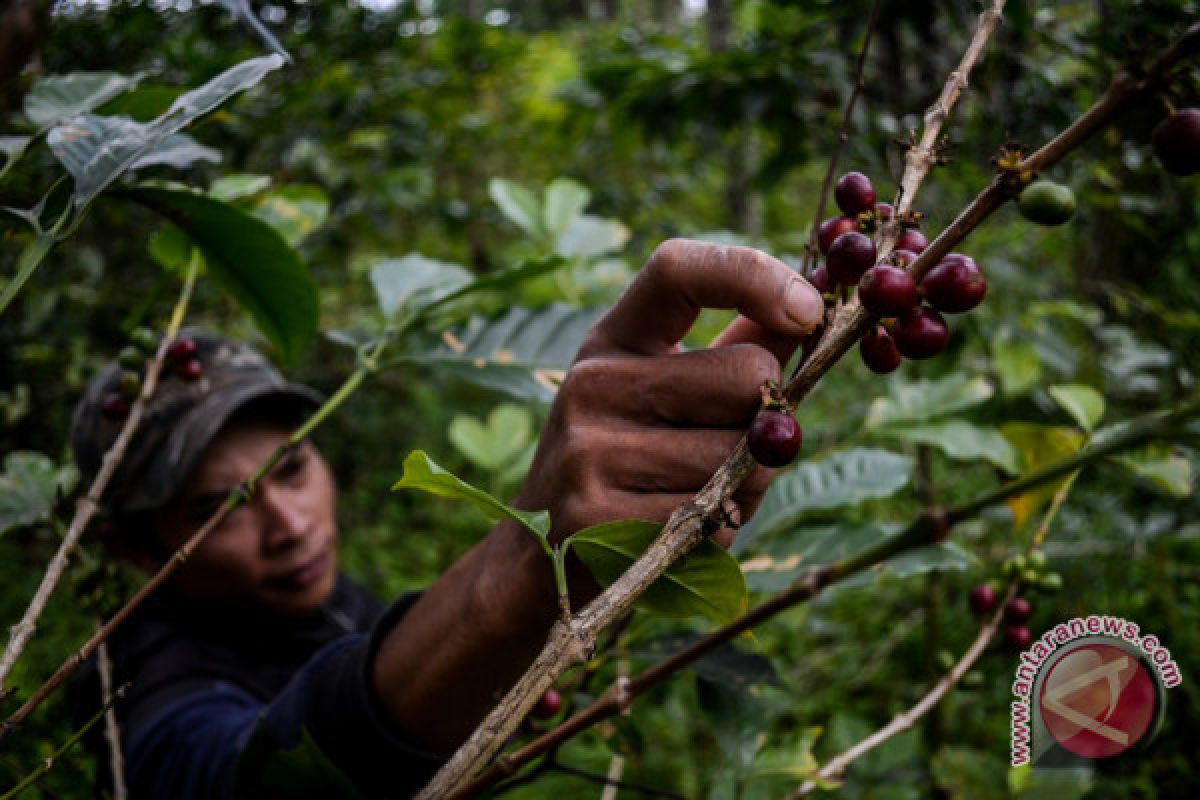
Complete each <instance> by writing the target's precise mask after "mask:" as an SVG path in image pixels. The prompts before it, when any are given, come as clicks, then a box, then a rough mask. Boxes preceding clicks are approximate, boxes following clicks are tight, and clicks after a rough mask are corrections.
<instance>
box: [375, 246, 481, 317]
mask: <svg viewBox="0 0 1200 800" xmlns="http://www.w3.org/2000/svg"><path fill="white" fill-rule="evenodd" d="M470 283H471V273H470V271H468V270H467V268H466V267H462V266H459V265H458V264H451V263H449V262H446V261H437V260H436V259H432V258H426V257H425V256H423V255H421V254H420V253H409V254H408V255H406V256H404V257H403V258H385V259H383V260H381V261H380V262H379V263H378V264H376V265H375V266H374V267H373V268H372V269H371V285H372V286H373V287H375V296H376V298H378V300H379V307H380V309H382V311H383V313H384V315H385V316H387V317H389V318H390V317H394V316H395V315H396V314H397V313H398V312H401V311H404V312H406V313H410V314H411V313H415V312H416V311H419V310H420V309H421V308H422V307H424V306H428V305H430V304H432V303H435V302H437V301H438V300H440V299H442V298H445V297H448V296H450V295H451V294H454V293H455V292H456V291H458V290H459V289H462V288H463V287H465V286H468V285H469V284H470Z"/></svg>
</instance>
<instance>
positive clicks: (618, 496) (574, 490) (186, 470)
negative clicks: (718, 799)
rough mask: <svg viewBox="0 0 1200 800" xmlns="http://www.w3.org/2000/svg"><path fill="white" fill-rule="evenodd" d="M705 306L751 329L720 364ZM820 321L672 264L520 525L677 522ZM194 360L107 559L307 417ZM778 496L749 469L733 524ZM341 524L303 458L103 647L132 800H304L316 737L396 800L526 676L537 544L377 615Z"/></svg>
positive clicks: (560, 437)
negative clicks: (118, 698) (111, 670)
mask: <svg viewBox="0 0 1200 800" xmlns="http://www.w3.org/2000/svg"><path fill="white" fill-rule="evenodd" d="M706 307H707V308H736V309H738V310H739V311H740V312H741V314H740V315H739V316H738V317H737V318H736V319H735V320H734V321H733V322H732V323H731V324H730V325H729V326H728V327H727V328H726V330H725V331H724V332H723V333H721V334H720V335H719V336H718V337H717V339H716V340H715V341H714V342H713V343H712V345H711V347H709V348H708V349H704V350H697V351H691V352H684V351H683V350H681V348H680V346H679V342H680V341H681V340H682V338H683V336H684V334H686V332H687V331H688V329H689V328H690V327H691V325H692V323H693V322H694V321H695V319H696V316H697V315H698V314H699V312H700V311H701V309H703V308H706ZM822 312H823V304H822V300H821V298H820V296H819V295H818V294H817V292H816V291H815V290H814V289H813V288H812V287H811V286H810V285H809V284H808V283H807V282H805V281H804V280H803V279H802V278H800V277H799V276H798V275H797V274H796V273H795V272H793V271H792V270H791V269H790V268H788V267H787V266H786V265H784V264H783V263H781V262H779V261H777V260H775V259H773V258H771V257H769V256H767V255H765V254H763V253H761V252H759V251H756V250H751V249H749V248H739V247H725V246H718V245H710V244H704V243H700V242H690V241H684V240H672V241H669V242H667V243H665V244H664V245H662V246H661V247H659V248H658V250H656V251H655V253H654V255H653V256H652V257H651V259H650V260H649V262H648V263H647V265H646V266H645V268H644V269H643V270H642V272H641V273H640V274H639V275H638V276H637V278H636V279H635V280H634V281H633V283H632V284H631V285H630V287H629V288H628V289H627V290H626V292H625V293H624V295H623V296H622V297H621V299H620V300H619V301H618V302H617V304H616V305H615V306H614V307H613V308H612V309H611V310H610V311H609V312H608V313H607V314H606V315H605V316H604V317H603V318H602V319H601V320H600V321H599V322H598V323H597V324H596V326H595V327H594V328H593V329H592V331H591V332H590V333H589V334H588V336H587V338H586V339H585V341H584V343H583V345H582V347H581V348H580V351H579V353H578V355H577V356H576V359H575V362H574V364H573V365H572V367H571V370H570V371H569V373H568V374H567V377H566V379H565V381H564V382H563V385H562V387H561V389H560V391H559V393H558V396H557V398H556V400H555V402H554V405H553V407H552V409H551V412H550V416H549V419H548V421H547V424H546V428H545V430H544V431H543V434H542V437H541V442H540V444H539V448H538V452H537V455H536V456H535V458H534V461H533V465H532V467H531V469H530V471H529V475H528V476H527V478H526V480H525V483H524V486H523V488H522V491H521V493H520V494H519V496H518V498H517V500H516V501H515V505H516V506H517V507H519V508H524V509H548V510H549V511H550V514H551V519H552V521H553V534H552V535H553V537H554V539H555V540H560V539H562V538H564V537H567V536H569V535H570V534H571V533H573V532H575V531H577V530H580V529H582V528H584V527H587V526H590V525H595V524H598V523H600V522H604V521H609V520H614V519H630V518H641V519H653V520H659V521H665V520H666V519H667V517H668V516H669V515H670V513H671V511H672V510H673V509H674V508H676V507H677V506H678V505H680V504H681V503H683V502H685V501H686V500H688V499H689V498H690V497H691V496H692V495H693V494H694V493H695V492H696V490H698V489H699V488H700V487H701V486H703V484H704V483H705V482H706V481H707V479H708V478H709V477H710V476H711V475H712V473H713V472H714V471H715V470H716V469H717V467H718V466H719V465H720V464H721V463H722V462H723V461H724V459H725V458H726V457H727V456H728V454H729V453H730V451H731V450H732V449H733V447H734V445H735V444H736V443H737V441H738V440H739V438H740V437H741V436H742V434H743V432H744V430H745V428H746V426H747V425H748V424H749V422H750V420H751V419H752V418H753V417H754V414H755V412H756V411H757V409H758V407H759V404H760V402H761V395H760V387H761V386H762V384H763V383H764V381H767V380H779V379H780V364H781V363H785V362H786V361H787V359H788V357H789V356H790V355H791V353H792V352H793V350H794V348H795V346H796V345H797V343H798V342H799V340H800V338H801V337H802V336H803V335H804V334H806V333H808V332H809V331H811V330H812V329H813V328H814V326H815V325H816V324H817V323H818V322H819V320H820V319H821V315H822ZM195 341H196V344H197V346H198V353H197V357H198V359H199V361H200V366H201V370H200V372H201V376H200V377H199V378H197V379H195V380H191V381H188V380H185V379H184V378H182V377H178V376H170V377H167V378H165V380H164V383H163V385H162V387H161V388H160V390H159V392H158V393H157V394H156V399H155V400H154V402H153V403H152V407H151V409H150V410H149V411H150V414H149V417H148V419H147V420H146V422H145V424H144V425H143V429H142V431H141V433H140V434H139V436H138V438H137V439H136V440H135V442H134V444H133V446H132V447H131V448H130V453H129V455H128V456H127V458H126V463H124V464H123V465H122V468H121V470H120V471H119V472H118V474H117V476H116V478H115V480H114V485H113V487H112V490H111V491H110V492H109V493H108V494H107V495H106V498H105V501H106V504H107V505H108V506H109V507H110V508H111V511H112V518H113V519H114V520H115V523H116V524H115V525H114V526H113V529H112V532H111V535H110V538H111V541H112V542H113V546H114V548H115V549H116V550H118V551H120V552H122V553H123V554H125V556H126V557H128V558H130V559H131V560H133V561H134V563H136V564H138V565H140V566H143V567H145V568H146V569H154V568H157V567H158V566H159V565H161V564H162V563H163V562H164V561H165V559H166V558H168V557H169V556H170V554H171V553H172V552H174V550H175V549H177V548H178V546H179V545H180V544H182V543H183V542H184V541H185V540H186V539H187V538H188V537H189V536H190V535H191V534H192V533H193V532H194V531H195V530H196V529H197V528H199V526H200V525H202V524H203V523H204V521H205V520H206V519H208V517H209V516H210V515H211V514H212V513H213V512H215V511H216V509H217V507H218V506H219V505H220V503H221V502H222V501H223V500H224V498H225V496H226V495H227V494H228V492H229V491H230V490H231V489H234V488H236V487H237V486H239V484H241V483H242V482H243V481H244V480H246V479H247V478H248V477H249V476H250V475H251V474H253V473H254V472H255V470H256V469H258V467H259V466H260V465H261V464H263V463H264V462H265V461H266V460H267V458H268V457H269V456H270V454H271V453H272V452H274V451H275V449H276V448H277V447H279V446H280V445H281V444H283V443H285V442H286V441H287V438H288V433H289V432H290V431H291V430H292V429H293V428H294V426H295V423H296V422H297V420H298V419H300V417H301V415H302V411H303V410H304V409H306V408H310V407H311V406H312V405H313V404H314V403H315V402H316V398H315V396H314V394H313V393H312V392H311V390H308V389H306V388H304V387H300V386H296V385H292V384H288V383H286V382H285V381H284V380H283V379H282V378H281V377H280V376H279V375H278V373H277V372H275V371H274V370H273V369H272V368H271V367H270V366H269V365H268V364H266V362H265V361H263V360H262V359H261V357H259V356H258V355H257V354H256V353H254V352H253V351H252V350H250V349H249V348H247V347H244V346H241V345H235V344H233V343H230V342H227V341H225V340H223V339H220V338H219V337H215V336H208V335H202V334H197V335H196V336H195ZM116 380H117V377H116V368H115V367H110V368H109V370H108V371H106V372H105V373H104V374H102V375H101V376H99V377H98V378H97V379H96V380H95V381H93V384H92V386H91V387H90V388H89V392H88V395H87V397H85V398H84V400H83V401H82V402H81V404H80V407H79V409H78V410H77V414H76V420H75V424H74V430H73V434H72V441H73V445H74V447H75V451H76V454H77V455H76V457H77V460H78V461H79V463H80V466H81V469H82V470H83V471H84V473H85V478H86V477H90V476H91V475H92V474H94V473H95V471H96V469H97V468H98V466H99V461H100V456H101V454H102V453H103V452H104V450H105V449H106V447H107V445H108V444H109V443H110V442H111V441H112V439H113V438H114V437H115V435H116V430H117V429H119V427H120V425H119V422H117V421H115V420H105V419H103V415H102V413H101V411H100V408H101V406H102V402H103V398H104V396H105V393H106V392H108V391H110V390H111V389H112V388H113V386H114V385H115V381H116ZM769 479H770V472H769V471H768V470H766V469H765V468H759V469H758V470H756V472H755V473H754V474H752V475H751V476H750V478H749V479H748V480H747V481H746V483H745V484H744V485H743V487H742V488H741V490H740V491H739V493H738V494H737V495H736V496H735V498H734V499H735V500H736V501H737V502H738V503H739V504H740V505H741V508H742V511H743V515H744V516H747V517H748V516H749V514H751V513H752V512H753V510H754V508H755V507H756V506H757V504H758V501H759V499H760V497H761V495H762V493H763V492H764V491H765V489H766V486H767V483H768V481H769ZM334 501H335V490H334V485H333V479H332V477H331V475H330V473H329V469H328V467H327V466H326V464H325V463H324V461H323V460H322V459H321V457H320V454H319V453H318V452H317V450H316V448H315V447H314V446H313V445H312V444H311V443H308V442H305V443H303V444H301V445H300V446H298V447H296V448H293V449H292V450H290V451H289V452H288V454H287V455H286V457H285V458H284V459H283V460H282V461H281V462H280V463H279V464H278V465H277V466H276V467H275V469H274V470H272V472H271V473H270V474H269V475H268V476H267V477H266V478H265V479H264V481H263V483H262V485H261V486H260V488H259V490H258V491H257V492H256V493H255V494H254V496H253V498H252V499H251V500H250V501H249V503H248V504H247V505H245V506H243V507H241V508H239V509H237V510H235V511H234V512H232V513H231V514H230V515H229V517H228V518H227V519H226V520H225V522H224V523H223V524H222V525H221V526H220V527H219V528H218V529H216V530H214V531H213V532H212V534H211V535H210V536H209V538H208V539H206V540H205V542H204V543H203V544H202V545H201V546H200V547H199V548H198V549H197V550H196V552H195V553H194V555H193V556H192V558H190V559H189V561H188V563H187V564H185V565H184V566H183V567H182V568H181V570H180V572H179V573H178V575H177V576H176V578H175V579H174V580H173V581H172V583H171V585H170V587H169V588H166V589H164V590H163V591H162V592H161V593H160V595H158V596H156V597H155V598H154V599H153V600H152V601H151V602H150V603H149V604H147V607H146V608H144V609H143V611H142V612H141V613H139V614H138V615H137V617H136V618H135V619H134V620H131V621H130V622H129V623H128V624H127V625H125V626H124V627H123V628H122V629H121V630H120V631H119V632H118V634H117V635H116V636H115V637H114V639H113V641H112V643H111V649H112V652H113V660H114V662H115V673H116V682H117V683H121V682H124V681H132V683H133V688H132V691H131V694H130V695H129V696H128V698H127V699H126V700H124V701H123V702H121V703H119V704H118V705H117V712H118V716H119V718H120V721H121V723H122V738H123V742H122V747H123V750H124V752H125V755H126V759H127V760H126V763H127V770H128V780H129V783H130V786H131V794H132V796H133V797H154V798H159V797H163V798H166V797H170V798H181V799H183V800H188V799H189V798H210V797H214V798H216V797H220V798H223V797H232V796H234V795H235V792H236V793H237V794H238V796H246V797H272V796H279V797H293V796H297V795H296V793H295V790H294V789H287V790H285V789H279V788H273V787H276V786H277V779H278V777H279V771H278V770H277V769H276V770H275V771H272V767H271V766H270V765H271V760H272V758H273V757H275V756H277V755H278V754H279V752H280V751H282V750H286V749H290V748H293V747H295V746H297V745H298V744H300V743H301V742H302V741H303V740H304V738H305V737H306V736H308V737H311V740H312V742H313V743H315V745H316V746H317V747H318V748H319V749H320V751H321V753H322V754H323V755H324V756H325V757H327V758H328V759H329V760H330V761H331V762H332V763H333V764H334V765H336V767H337V768H338V769H339V770H340V771H341V772H343V773H344V774H345V775H346V776H348V778H349V779H350V781H351V782H353V783H354V785H355V786H356V788H357V790H358V791H359V792H361V793H362V794H363V795H364V796H367V797H403V796H407V795H409V794H411V793H412V792H413V791H414V790H416V789H417V788H419V787H420V786H421V785H423V784H424V783H425V782H426V781H427V780H428V778H429V777H430V776H431V775H432V773H433V771H435V770H436V768H437V767H438V766H440V764H441V763H442V761H443V760H444V758H445V757H447V756H448V755H449V754H450V753H452V752H453V751H454V749H455V748H456V747H457V746H458V745H459V744H460V743H461V742H462V741H463V740H464V739H465V738H466V737H467V736H468V735H469V734H470V733H471V731H472V730H474V728H475V727H476V725H477V724H478V723H479V721H480V720H481V719H482V718H483V717H484V715H485V714H486V713H487V712H488V710H490V708H491V707H492V705H493V704H494V703H495V701H496V700H497V698H498V697H500V696H502V694H503V693H504V692H505V691H506V690H507V689H508V688H509V687H510V686H511V685H512V684H513V683H514V682H515V681H516V679H517V678H518V677H519V676H520V674H521V673H522V672H523V671H524V670H525V669H526V667H527V666H528V665H529V663H530V662H531V661H532V659H533V658H534V657H535V655H536V654H537V652H538V651H539V649H540V648H541V646H542V644H543V642H544V641H545V636H546V633H547V631H548V629H549V627H550V625H551V624H552V623H553V620H554V618H555V614H556V608H557V606H556V602H555V592H554V582H553V578H552V574H551V570H550V565H549V564H548V562H547V560H546V557H545V555H544V554H543V552H542V551H541V550H540V548H539V546H538V544H537V542H536V541H535V540H534V539H533V538H532V537H531V536H530V535H529V534H528V533H527V532H526V531H524V530H522V529H520V528H519V527H518V526H516V525H515V524H510V523H506V522H501V523H499V524H497V525H496V526H495V527H494V528H493V529H492V530H491V532H490V533H489V534H488V535H487V536H486V537H485V538H484V539H483V540H482V541H481V542H480V543H479V544H478V545H476V546H475V547H474V548H473V549H472V550H471V551H469V552H468V553H467V554H466V555H465V556H463V557H462V558H461V559H459V560H458V561H457V562H456V563H455V564H454V565H452V566H451V567H450V569H449V570H447V572H446V573H445V574H444V575H443V576H442V577H441V578H439V579H438V580H437V581H436V582H435V583H434V584H433V585H432V586H430V587H429V588H428V589H427V590H425V591H424V592H423V593H421V594H420V595H419V596H405V597H402V598H400V599H399V600H397V601H396V602H394V603H393V604H392V606H390V607H389V608H388V609H386V610H383V611H382V612H381V610H380V608H379V606H378V605H377V604H376V603H375V601H373V600H372V599H371V598H370V597H368V596H367V595H366V594H365V593H364V592H363V591H362V590H361V589H359V588H357V587H356V586H355V585H354V584H352V583H351V582H350V581H348V580H347V579H345V578H343V577H341V576H339V575H338V574H337V569H336V550H335V543H336V535H337V534H336V530H335V523H334ZM732 533H733V532H732V531H729V530H725V531H721V532H719V533H718V534H717V536H718V539H719V540H720V541H721V542H722V543H724V544H728V542H729V541H730V540H731V537H732ZM569 582H570V584H571V591H572V594H573V601H574V603H575V604H581V603H584V602H586V601H587V600H588V599H590V598H591V597H593V596H594V595H595V594H596V592H598V591H599V587H598V586H597V585H596V584H595V583H594V581H593V580H592V579H591V577H590V576H589V575H588V574H587V573H586V571H584V570H583V569H582V567H580V566H579V565H577V564H576V565H574V567H573V569H572V570H571V573H570V575H569ZM576 607H578V605H577V606H576ZM90 682H91V681H89V680H88V677H87V676H85V680H84V681H83V682H81V683H80V686H82V687H87V686H88V685H89V683H90ZM89 693H92V694H93V695H94V688H93V689H90V690H89ZM81 694H82V690H81ZM77 704H78V707H80V708H83V701H82V700H80V701H77ZM94 707H95V700H94V698H93V700H92V701H91V705H90V706H89V708H94ZM289 792H290V793H289Z"/></svg>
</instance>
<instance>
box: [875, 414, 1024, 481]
mask: <svg viewBox="0 0 1200 800" xmlns="http://www.w3.org/2000/svg"><path fill="white" fill-rule="evenodd" d="M877 433H878V435H880V436H887V437H889V438H893V439H902V440H903V441H906V442H913V443H914V444H928V445H932V446H933V447H936V448H937V449H939V450H941V451H942V452H943V453H945V454H946V455H947V456H949V457H950V458H953V459H955V460H956V461H980V460H983V461H989V462H991V463H992V464H995V465H996V466H997V467H1000V468H1001V469H1002V470H1004V471H1005V472H1007V473H1009V474H1010V475H1011V474H1015V473H1016V472H1017V454H1016V452H1015V451H1014V450H1013V448H1012V445H1010V444H1009V443H1008V441H1007V440H1006V439H1005V438H1004V437H1003V436H1001V435H1000V431H998V430H996V429H995V428H991V427H985V426H982V425H975V424H972V423H970V422H967V421H966V420H961V419H950V420H944V421H942V422H931V423H927V424H924V425H911V426H907V427H906V426H899V425H888V426H886V427H881V428H879V429H878V430H877Z"/></svg>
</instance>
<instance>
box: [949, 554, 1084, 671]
mask: <svg viewBox="0 0 1200 800" xmlns="http://www.w3.org/2000/svg"><path fill="white" fill-rule="evenodd" d="M1003 571H1004V575H1005V576H1006V577H1007V578H1009V579H1011V580H1015V581H1018V582H1019V584H1020V586H1021V587H1022V589H1024V590H1028V589H1042V590H1045V591H1050V592H1053V591H1057V590H1059V589H1061V588H1062V576H1061V575H1059V574H1058V573H1057V572H1049V571H1047V569H1046V555H1045V554H1044V553H1043V552H1042V551H1041V550H1035V551H1034V552H1032V553H1030V554H1029V556H1025V555H1024V554H1023V553H1022V554H1018V555H1015V556H1013V557H1012V558H1009V559H1007V560H1006V561H1005V562H1004V570H1003ZM997 602H998V598H997V594H996V588H995V587H994V586H993V585H992V584H990V583H981V584H979V585H978V586H974V587H972V588H971V590H970V591H969V592H968V593H967V605H968V606H970V608H971V613H973V614H974V615H975V616H977V617H986V616H988V615H989V614H991V613H992V612H993V611H995V610H996V603H997ZM1032 615H1033V604H1032V603H1031V602H1029V600H1028V599H1026V598H1025V597H1024V596H1022V595H1019V594H1018V595H1016V596H1014V597H1013V599H1011V600H1009V601H1008V602H1007V603H1005V605H1004V624H1005V628H1004V644H1005V645H1006V646H1007V647H1009V648H1010V649H1012V650H1024V649H1025V648H1027V647H1028V646H1029V644H1030V643H1031V642H1032V641H1033V635H1032V634H1031V633H1030V632H1029V628H1027V627H1025V623H1026V622H1027V621H1028V620H1029V618H1030V617H1031V616H1032Z"/></svg>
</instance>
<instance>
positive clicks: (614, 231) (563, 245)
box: [554, 214, 629, 258]
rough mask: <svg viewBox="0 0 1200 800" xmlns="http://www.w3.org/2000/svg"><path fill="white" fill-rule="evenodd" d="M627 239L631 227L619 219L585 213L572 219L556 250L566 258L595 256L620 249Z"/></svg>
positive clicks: (559, 238) (556, 244) (555, 247)
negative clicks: (602, 217) (603, 217)
mask: <svg viewBox="0 0 1200 800" xmlns="http://www.w3.org/2000/svg"><path fill="white" fill-rule="evenodd" d="M627 241H629V229H628V228H626V227H625V226H624V225H622V224H621V223H620V222H618V221H617V220H615V219H601V218H600V217H593V216H591V215H588V214H584V215H583V216H580V217H575V219H573V220H571V224H570V225H568V226H567V229H566V230H564V231H563V232H562V234H561V235H560V236H559V237H558V240H557V242H555V245H554V250H555V252H556V253H558V254H559V255H560V256H562V257H564V258H593V257H595V256H602V255H604V254H606V253H611V252H615V251H617V250H620V249H621V248H622V247H624V246H625V243H626V242H627Z"/></svg>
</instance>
